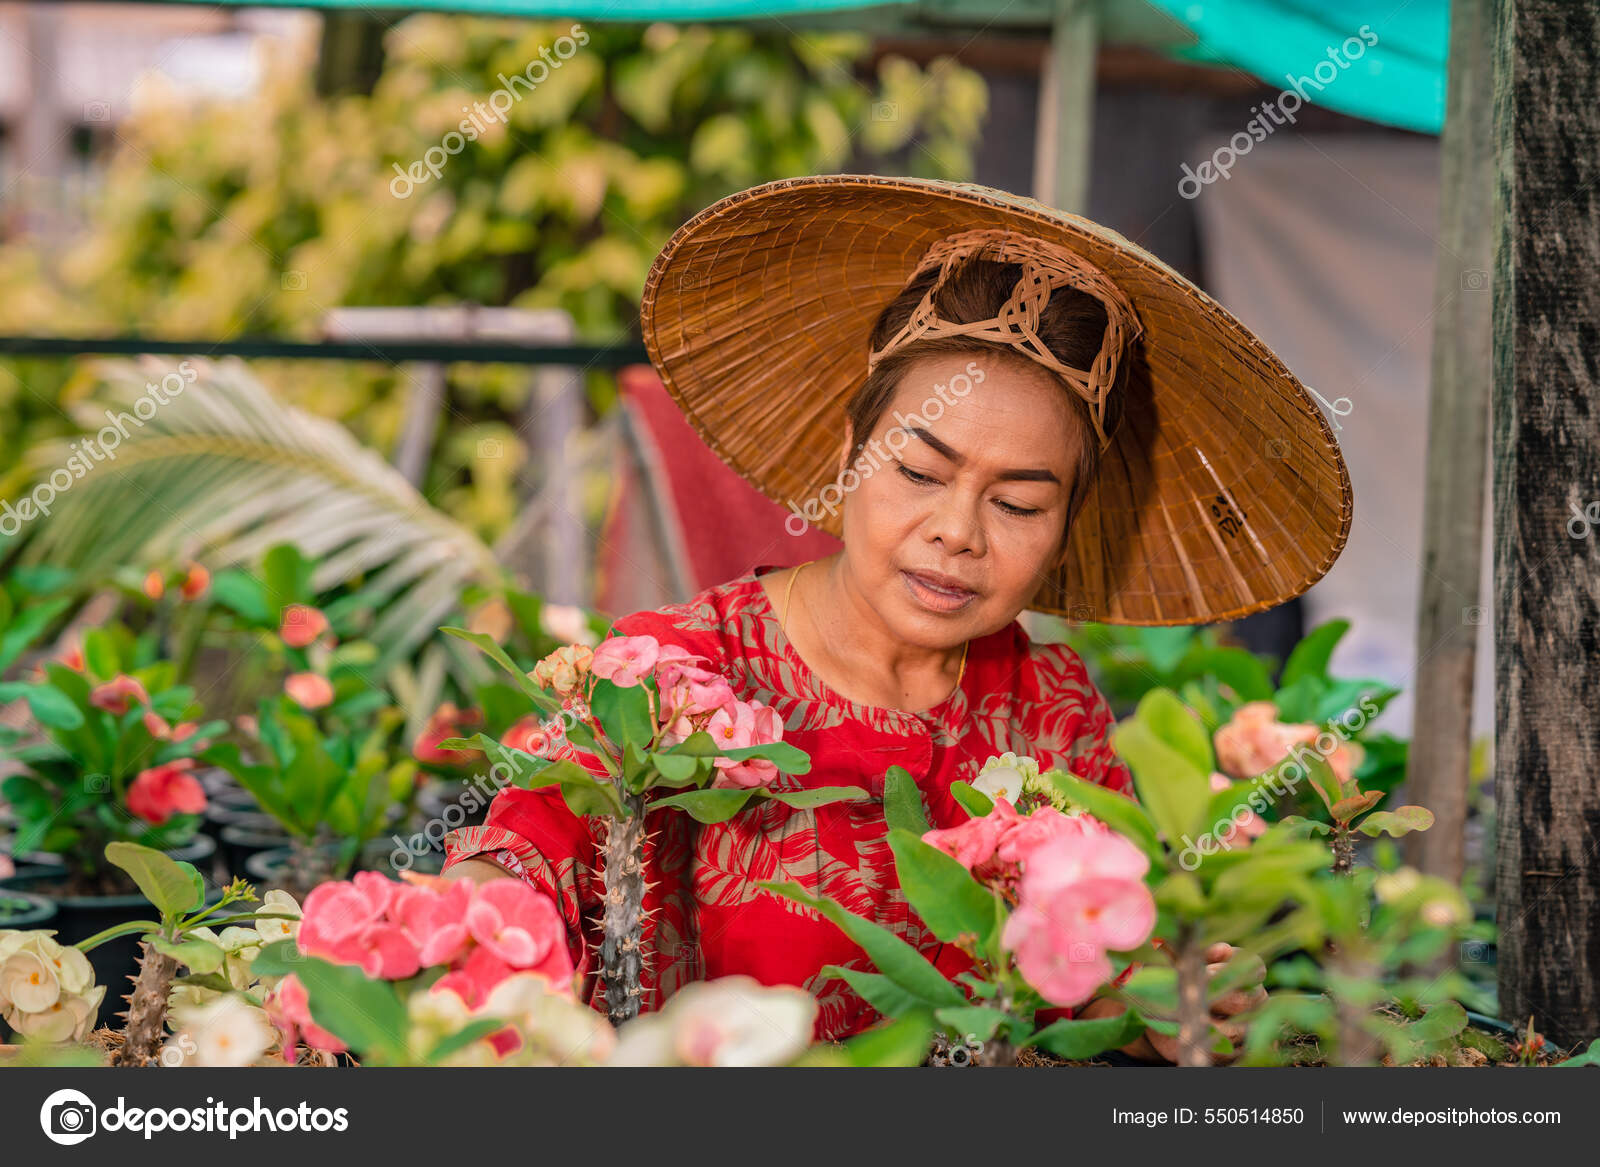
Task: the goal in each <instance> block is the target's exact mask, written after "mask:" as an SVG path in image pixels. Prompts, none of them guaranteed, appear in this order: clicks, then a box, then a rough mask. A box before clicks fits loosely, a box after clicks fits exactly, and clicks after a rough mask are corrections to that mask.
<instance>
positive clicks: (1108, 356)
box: [867, 228, 1144, 450]
mask: <svg viewBox="0 0 1600 1167" xmlns="http://www.w3.org/2000/svg"><path fill="white" fill-rule="evenodd" d="M975 259H988V260H994V261H995V262H997V263H1014V264H1020V265H1021V266H1022V274H1021V275H1020V276H1019V277H1018V278H1017V283H1016V287H1015V288H1013V289H1012V292H1011V295H1010V297H1009V298H1007V300H1006V302H1005V303H1004V304H1003V305H1001V308H1000V311H999V312H998V313H997V314H996V315H994V316H991V317H990V318H989V319H987V320H976V321H973V322H971V323H969V324H961V323H958V322H956V321H952V320H946V319H944V318H943V317H942V316H940V315H939V313H938V310H937V309H936V308H935V307H934V301H935V300H936V299H937V297H938V295H939V292H940V290H941V289H942V288H943V287H944V286H945V284H946V283H947V282H948V281H949V280H950V277H951V276H953V275H954V274H955V273H956V272H958V271H960V270H961V268H962V267H963V266H965V265H966V264H967V263H970V262H971V261H972V260H975ZM934 268H938V269H939V274H938V276H937V277H936V278H935V279H934V281H933V285H932V287H930V288H929V289H928V290H927V292H926V293H925V294H924V295H923V297H922V300H921V302H920V303H919V304H918V305H917V306H916V308H914V309H913V310H912V312H911V316H910V318H909V319H908V320H907V321H906V322H905V325H904V326H903V327H902V328H901V329H900V331H899V332H897V333H895V334H894V336H892V337H891V338H890V339H889V340H888V342H887V343H885V344H884V346H883V347H882V348H881V349H878V350H877V351H876V352H874V353H872V354H871V355H870V356H869V357H868V358H867V368H868V370H871V369H875V368H876V367H877V366H878V364H879V363H880V362H881V361H883V359H884V358H885V357H888V356H889V355H890V354H891V353H894V352H897V351H899V350H900V349H903V348H905V347H906V346H907V345H909V344H914V343H915V342H917V341H919V340H931V339H935V338H938V337H945V336H966V337H971V338H973V339H974V340H986V341H994V342H997V343H999V344H1004V345H1008V346H1010V347H1011V348H1012V349H1014V350H1016V351H1017V352H1019V353H1021V354H1022V355H1023V356H1025V357H1027V358H1028V359H1029V360H1032V361H1035V362H1036V363H1038V364H1040V365H1043V366H1044V367H1045V368H1047V369H1049V370H1050V371H1051V372H1053V373H1055V374H1056V375H1057V376H1059V377H1060V378H1061V379H1062V380H1063V381H1065V382H1066V384H1067V387H1068V388H1070V389H1071V390H1072V391H1073V392H1074V393H1076V394H1077V395H1078V396H1079V397H1081V398H1083V400H1084V401H1085V402H1087V403H1088V406H1089V414H1090V417H1091V418H1092V419H1093V421H1094V432H1095V436H1096V437H1097V438H1098V439H1099V442H1100V448H1101V449H1102V450H1103V449H1105V448H1106V446H1108V445H1110V444H1111V435H1110V434H1108V433H1107V432H1106V427H1105V415H1106V397H1107V395H1109V394H1110V392H1111V390H1112V388H1113V386H1115V385H1116V382H1117V367H1118V365H1119V363H1120V362H1121V360H1122V354H1123V353H1124V352H1125V351H1127V346H1128V345H1129V344H1131V343H1132V342H1133V341H1135V340H1137V339H1138V338H1139V336H1140V335H1141V334H1142V333H1143V331H1144V329H1143V326H1142V325H1140V323H1139V318H1138V316H1137V315H1135V313H1134V310H1133V305H1132V304H1131V303H1129V302H1128V297H1127V296H1125V295H1123V294H1122V290H1121V289H1120V288H1118V287H1117V285H1116V284H1114V283H1112V282H1111V280H1110V279H1108V278H1107V277H1106V274H1105V273H1104V272H1103V271H1101V270H1100V269H1099V268H1097V267H1095V265H1094V264H1092V263H1090V262H1089V261H1088V260H1086V259H1084V258H1083V257H1082V256H1081V255H1078V254H1076V253H1075V252H1073V251H1070V250H1068V249H1067V248H1065V247H1061V246H1058V245H1056V244H1053V243H1050V242H1049V241H1047V240H1044V239H1037V238H1034V237H1033V236H1029V235H1020V234H1017V233H1015V232H1012V231H996V230H991V229H982V228H980V229H978V230H973V231H961V232H958V233H956V234H954V235H949V236H946V237H945V238H943V239H941V240H939V241H938V242H937V243H935V244H934V245H933V246H932V247H930V248H928V250H927V253H926V254H925V255H923V257H922V262H921V263H919V264H918V265H917V270H916V271H915V272H914V273H912V276H911V279H909V280H907V281H906V282H907V284H913V283H915V282H916V281H917V280H919V279H921V278H922V277H923V276H924V275H926V274H927V273H928V272H929V271H931V270H932V269H934ZM1065 287H1073V288H1077V289H1078V290H1079V291H1081V292H1086V293H1088V294H1089V295H1091V296H1093V297H1094V298H1095V299H1096V300H1099V301H1100V303H1101V304H1103V305H1104V306H1105V310H1106V330H1105V336H1104V338H1103V339H1102V340H1101V343H1100V351H1099V353H1097V354H1096V356H1095V359H1094V363H1093V364H1092V365H1091V366H1090V367H1089V368H1088V369H1086V370H1085V369H1075V368H1073V367H1072V366H1071V365H1067V364H1065V363H1063V362H1062V361H1060V360H1058V359H1057V358H1056V355H1055V354H1054V353H1053V352H1051V351H1050V349H1049V348H1048V347H1047V346H1046V345H1045V343H1044V341H1042V340H1040V339H1039V331H1038V329H1039V319H1040V317H1042V316H1043V315H1044V311H1045V306H1046V305H1047V304H1049V302H1050V297H1051V295H1053V294H1054V293H1055V291H1056V290H1057V289H1058V288H1065Z"/></svg>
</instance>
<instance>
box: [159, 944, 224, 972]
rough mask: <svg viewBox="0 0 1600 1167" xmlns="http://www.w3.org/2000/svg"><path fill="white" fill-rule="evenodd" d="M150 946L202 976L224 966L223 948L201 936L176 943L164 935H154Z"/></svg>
mask: <svg viewBox="0 0 1600 1167" xmlns="http://www.w3.org/2000/svg"><path fill="white" fill-rule="evenodd" d="M150 946H151V947H152V948H154V949H155V950H156V951H157V952H161V953H165V954H166V955H167V956H170V957H172V959H173V960H175V961H177V962H178V963H179V964H181V965H183V966H185V967H186V968H188V969H190V970H191V971H192V972H194V973H197V974H198V975H200V976H205V975H206V974H208V973H214V972H216V971H217V970H218V969H219V968H221V967H222V959H223V952H222V949H221V948H219V947H217V946H216V945H215V944H213V943H211V941H209V940H202V939H200V938H199V937H193V938H191V939H188V940H182V941H178V942H176V943H174V942H173V941H171V940H168V939H166V938H165V937H163V936H152V937H151V938H150Z"/></svg>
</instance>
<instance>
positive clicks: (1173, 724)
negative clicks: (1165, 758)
mask: <svg viewBox="0 0 1600 1167" xmlns="http://www.w3.org/2000/svg"><path fill="white" fill-rule="evenodd" d="M1134 717H1135V719H1136V720H1138V721H1140V722H1142V723H1143V724H1144V725H1146V726H1148V727H1149V728H1150V731H1151V732H1152V733H1154V734H1155V735H1156V737H1157V738H1159V739H1160V740H1161V741H1162V742H1164V743H1165V744H1166V745H1167V746H1169V747H1170V748H1172V749H1174V750H1176V751H1177V752H1178V753H1180V754H1182V755H1183V756H1184V757H1185V758H1186V759H1188V761H1189V763H1190V765H1192V766H1193V767H1194V768H1195V769H1196V770H1198V771H1200V773H1201V774H1204V775H1205V776H1207V777H1208V778H1209V777H1210V775H1211V771H1213V770H1215V769H1216V768H1217V767H1216V762H1215V759H1214V758H1213V757H1212V754H1211V739H1210V737H1208V736H1207V735H1206V729H1205V726H1203V725H1201V724H1200V719H1199V718H1198V717H1196V716H1195V715H1194V714H1193V713H1192V712H1191V711H1190V710H1189V707H1188V706H1187V705H1185V704H1184V703H1183V702H1182V701H1180V700H1179V699H1178V695H1177V694H1176V693H1174V692H1172V690H1170V689H1152V690H1151V691H1150V692H1148V693H1146V694H1145V695H1144V698H1143V700H1141V701H1140V702H1139V708H1138V709H1137V710H1136V711H1135V712H1134Z"/></svg>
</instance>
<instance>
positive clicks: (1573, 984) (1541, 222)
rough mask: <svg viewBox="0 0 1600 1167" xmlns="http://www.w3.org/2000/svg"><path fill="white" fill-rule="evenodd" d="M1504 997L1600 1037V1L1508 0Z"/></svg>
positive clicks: (1500, 752)
mask: <svg viewBox="0 0 1600 1167" xmlns="http://www.w3.org/2000/svg"><path fill="white" fill-rule="evenodd" d="M1495 9H1496V14H1497V17H1498V19H1497V20H1496V21H1495V24H1496V41H1495V48H1494V58H1495V87H1494V129H1495V145H1496V172H1497V173H1496V208H1495V209H1496V219H1497V224H1496V231H1495V268H1494V285H1495V296H1494V532H1495V568H1494V575H1495V679H1496V685H1495V688H1496V700H1495V734H1496V756H1495V805H1496V817H1497V819H1498V823H1499V849H1498V854H1497V880H1496V885H1497V893H1498V899H1499V920H1500V948H1499V976H1500V1009H1501V1014H1502V1016H1504V1017H1506V1018H1507V1019H1508V1020H1511V1021H1519V1022H1522V1023H1526V1021H1527V1018H1528V1017H1529V1016H1530V1015H1532V1016H1533V1017H1534V1018H1535V1024H1536V1025H1537V1027H1538V1028H1539V1030H1540V1031H1541V1032H1543V1033H1544V1034H1545V1035H1546V1036H1548V1037H1550V1038H1551V1039H1552V1040H1554V1041H1555V1042H1557V1043H1558V1044H1560V1045H1563V1046H1571V1045H1573V1044H1576V1043H1577V1042H1579V1041H1585V1040H1587V1039H1589V1038H1593V1037H1595V1036H1596V1035H1597V1034H1600V977H1597V976H1596V970H1597V969H1600V781H1597V775H1600V717H1597V716H1596V714H1597V711H1600V527H1597V524H1596V522H1595V521H1594V520H1592V519H1591V518H1589V514H1590V513H1596V514H1597V515H1600V507H1596V508H1594V510H1593V511H1592V512H1591V504H1593V503H1595V502H1597V501H1600V424H1597V421H1596V419H1597V418H1600V366H1597V362H1596V353H1597V352H1600V331H1597V330H1600V325H1597V322H1600V8H1596V7H1594V6H1593V5H1589V4H1573V3H1570V2H1569V0H1495Z"/></svg>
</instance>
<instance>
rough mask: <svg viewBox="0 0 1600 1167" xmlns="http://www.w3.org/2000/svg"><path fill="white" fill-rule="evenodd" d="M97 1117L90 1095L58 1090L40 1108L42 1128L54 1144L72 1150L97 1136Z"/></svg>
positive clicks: (76, 1091) (75, 1091)
mask: <svg viewBox="0 0 1600 1167" xmlns="http://www.w3.org/2000/svg"><path fill="white" fill-rule="evenodd" d="M98 1114H99V1112H98V1111H97V1110H96V1109H95V1105H94V1103H93V1102H91V1101H89V1096H88V1095H87V1094H84V1093H82V1092H81V1091H78V1090H57V1091H56V1092H55V1093H54V1094H52V1095H50V1097H49V1098H46V1099H45V1100H44V1105H43V1106H41V1107H40V1108H39V1125H40V1126H41V1127H43V1128H44V1134H45V1138H47V1139H49V1140H50V1141H51V1142H52V1143H59V1144H61V1145H62V1146H63V1147H73V1146H77V1144H79V1143H81V1142H83V1140H84V1139H87V1138H89V1137H90V1136H91V1135H93V1134H94V1132H95V1127H96V1125H97V1121H98V1120H97V1117H96V1116H97V1115H98Z"/></svg>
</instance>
